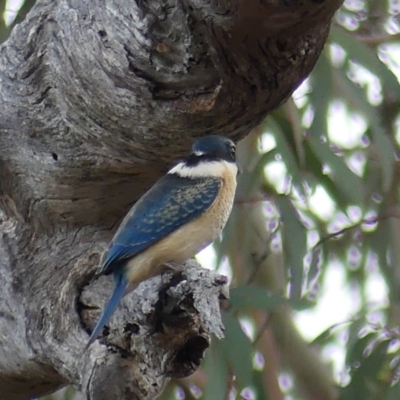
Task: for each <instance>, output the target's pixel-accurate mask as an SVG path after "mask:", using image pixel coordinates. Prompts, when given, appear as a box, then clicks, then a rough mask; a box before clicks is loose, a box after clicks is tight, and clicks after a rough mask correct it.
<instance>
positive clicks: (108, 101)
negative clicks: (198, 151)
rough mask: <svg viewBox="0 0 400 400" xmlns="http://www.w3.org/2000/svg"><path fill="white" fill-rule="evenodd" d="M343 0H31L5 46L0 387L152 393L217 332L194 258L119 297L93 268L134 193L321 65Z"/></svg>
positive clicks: (217, 286) (249, 120)
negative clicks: (118, 300) (107, 308)
mask: <svg viewBox="0 0 400 400" xmlns="http://www.w3.org/2000/svg"><path fill="white" fill-rule="evenodd" d="M340 4H341V0H325V1H324V0H301V1H300V0H292V1H285V0H268V1H262V0H258V1H257V0H219V1H216V0H211V1H207V2H204V1H201V0H168V1H167V0H165V1H159V0H147V1H139V0H136V1H126V0H108V1H101V0H82V1H72V0H60V1H57V2H54V1H53V0H38V1H37V3H36V5H35V6H34V7H33V9H32V10H31V12H30V13H29V14H28V16H27V18H26V20H25V21H23V22H22V23H21V24H19V25H17V26H16V27H15V28H14V30H13V32H12V34H11V36H10V38H9V39H8V40H7V42H5V43H4V44H3V45H2V46H1V47H0V105H1V106H0V200H1V201H0V207H1V208H0V233H1V239H0V274H1V279H2V282H3V283H2V290H1V291H0V332H1V335H0V393H1V394H2V396H3V395H4V396H5V397H4V398H6V399H10V400H13V399H29V398H32V396H38V395H40V394H43V393H47V392H50V391H54V390H55V389H57V388H58V387H60V386H62V385H65V384H67V383H72V384H74V385H75V386H76V387H78V388H79V389H80V390H81V391H82V392H83V393H85V394H86V396H87V398H88V399H94V400H99V399H108V400H112V399H119V400H120V399H124V398H129V399H154V398H155V397H156V396H157V394H159V393H160V392H161V390H162V388H163V386H164V385H165V383H166V382H167V381H168V379H169V378H170V377H176V376H186V375H188V374H190V373H192V372H193V371H194V370H195V369H196V367H197V366H198V363H199V362H200V360H201V358H202V354H203V351H204V349H205V348H206V347H207V346H208V343H209V340H210V335H211V334H215V335H216V336H217V337H219V338H221V337H222V325H221V321H220V316H219V308H218V298H219V297H220V296H221V292H223V286H224V284H225V279H224V278H223V277H220V276H218V275H216V274H214V273H212V272H210V271H205V270H203V269H201V268H200V267H199V266H198V265H195V264H194V263H193V262H192V263H190V265H189V266H186V268H185V269H184V270H183V271H182V272H181V273H176V274H174V275H173V274H171V273H166V274H164V275H163V276H162V277H156V278H154V279H152V280H150V281H149V282H146V283H144V284H142V285H141V286H140V287H139V288H138V290H137V291H135V292H133V293H132V294H130V295H129V296H126V298H125V299H124V300H123V302H122V304H121V306H120V307H119V308H118V311H117V312H116V314H115V317H113V318H112V320H111V322H110V324H108V327H109V329H108V331H107V332H105V334H104V336H103V337H102V338H101V340H100V342H101V344H100V343H99V342H96V343H95V344H94V345H93V346H92V347H91V348H90V349H89V350H88V352H87V353H85V354H83V348H84V346H85V344H86V342H87V340H88V334H87V328H88V327H90V328H93V326H94V323H95V321H96V319H97V317H98V315H99V313H100V310H101V308H102V306H103V304H104V302H105V300H106V299H107V297H108V296H109V293H110V291H111V286H110V285H111V284H112V282H111V280H110V279H109V277H104V278H103V277H102V278H100V279H98V280H96V281H94V282H90V279H91V277H92V276H93V272H94V270H95V268H96V266H97V264H98V260H99V254H100V253H101V252H102V251H103V250H104V249H105V247H106V245H107V243H108V241H109V240H110V238H111V236H112V234H113V232H114V230H115V227H116V223H117V222H118V221H119V220H120V219H121V218H122V217H123V215H124V213H126V211H127V210H128V209H129V207H130V206H131V205H132V204H133V203H134V202H135V201H136V200H137V199H138V198H139V197H140V196H141V195H142V194H143V192H144V190H145V189H147V188H148V187H149V186H150V185H151V184H153V183H154V181H155V180H156V179H157V178H158V177H159V176H160V175H161V174H162V173H163V172H165V170H166V169H167V168H168V167H169V166H170V165H171V163H172V162H175V161H176V160H177V159H178V158H179V157H181V156H183V155H184V154H186V153H187V151H188V149H189V146H190V143H191V141H192V140H193V138H195V137H198V136H201V135H205V134H208V133H215V134H225V135H228V136H230V137H232V138H233V139H236V140H238V139H240V138H241V137H243V136H244V135H245V134H246V133H248V132H249V131H250V130H251V129H252V128H253V127H255V126H256V125H257V124H258V123H260V121H261V120H262V119H263V118H264V117H265V116H266V114H267V113H268V112H269V111H271V110H272V109H274V108H276V107H278V106H279V105H280V104H281V103H282V102H283V101H284V100H285V99H287V98H288V96H290V95H291V93H292V92H293V90H294V89H295V88H296V87H297V86H298V85H299V84H300V83H301V82H302V81H303V79H304V78H305V77H306V76H307V75H308V74H309V72H310V71H311V69H312V67H313V66H314V64H315V62H316V60H317V58H318V56H319V54H320V52H321V50H322V48H323V46H324V42H325V40H326V36H327V34H328V31H329V25H330V22H331V19H332V16H333V13H334V11H335V10H336V9H337V8H338V7H339V6H340Z"/></svg>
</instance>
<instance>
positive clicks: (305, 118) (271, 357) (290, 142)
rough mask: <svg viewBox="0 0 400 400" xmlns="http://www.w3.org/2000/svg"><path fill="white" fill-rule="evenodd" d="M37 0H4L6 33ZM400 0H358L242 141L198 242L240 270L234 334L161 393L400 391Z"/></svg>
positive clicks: (207, 257) (232, 271)
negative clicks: (231, 192)
mask: <svg viewBox="0 0 400 400" xmlns="http://www.w3.org/2000/svg"><path fill="white" fill-rule="evenodd" d="M33 3H34V1H32V0H25V1H22V3H21V4H20V5H19V6H15V4H16V2H11V1H9V2H8V3H7V5H6V4H5V3H4V1H3V2H1V3H0V14H3V15H4V13H6V20H3V19H1V22H0V40H5V38H6V37H7V35H8V34H9V32H10V30H11V29H12V27H13V26H14V25H15V24H16V23H18V22H19V21H21V20H22V19H23V18H24V16H25V15H26V13H27V11H28V10H29V9H30V7H31V6H32V4H33ZM11 6H12V7H14V6H15V8H12V7H11ZM399 12H400V2H399V1H398V0H386V1H384V0H347V1H345V3H344V5H343V7H342V8H341V9H340V10H339V12H338V13H337V14H336V18H335V21H334V23H333V26H332V30H331V35H330V38H329V40H328V42H327V44H326V46H325V50H324V52H323V53H322V55H321V58H320V60H319V62H318V64H317V65H316V67H315V69H314V71H313V72H312V74H311V75H310V77H309V78H308V79H307V80H306V81H305V82H304V83H303V84H302V85H301V86H300V87H299V88H298V90H297V91H296V92H295V93H294V94H293V96H292V97H291V98H290V99H289V100H288V101H287V102H286V103H285V104H283V105H282V106H281V107H280V108H279V109H278V110H277V111H275V112H274V113H272V114H271V115H270V116H268V118H266V120H265V121H264V123H263V124H262V125H261V126H259V127H258V128H257V129H255V130H254V131H253V132H252V133H251V134H250V135H249V136H248V137H247V138H246V139H245V140H244V141H243V142H241V144H240V146H239V150H238V152H239V162H240V163H241V165H242V167H243V169H244V171H243V173H242V175H241V176H240V178H239V187H238V194H237V199H236V205H235V207H234V211H233V213H232V216H231V218H230V221H229V223H228V226H227V228H226V230H225V232H224V236H223V238H222V240H221V242H220V243H217V244H215V245H214V247H213V248H212V249H207V250H206V251H204V252H203V253H202V254H201V255H200V256H199V260H200V261H201V262H202V263H203V264H204V265H206V266H210V267H214V268H215V267H216V268H219V269H220V271H221V273H224V274H227V275H228V276H230V278H231V287H232V290H231V299H230V301H228V302H226V304H222V307H223V309H224V311H223V312H224V323H225V326H226V339H225V340H224V341H214V342H213V344H212V347H211V349H210V350H208V351H207V356H206V360H205V362H204V363H203V365H202V367H201V368H200V369H199V370H198V371H197V372H196V373H195V374H194V375H193V376H191V377H189V378H186V379H183V380H179V381H175V380H174V381H171V383H170V384H169V385H168V387H167V388H166V390H165V392H164V394H163V395H162V397H161V398H162V399H164V400H171V399H189V400H190V399H205V400H225V399H230V400H231V399H232V400H233V399H248V400H251V399H265V400H280V399H288V400H289V399H293V400H295V399H296V400H297V399H298V400H302V399H304V400H308V399H310V400H330V399H340V400H358V399H363V400H374V399H376V400H378V399H379V400H398V399H400V382H399V378H400V340H399V339H400V330H399V324H400V264H399V263H400V219H399V217H400V207H399V187H400V186H399V185H400V170H399V143H400V107H399V105H400V85H399V77H400V65H399V63H400V43H399V39H400V25H399V21H398V17H399ZM5 21H7V23H6V22H5ZM45 399H47V400H53V399H54V400H55V399H70V400H78V399H80V397H79V395H78V394H76V393H75V391H74V389H72V388H67V389H64V390H63V391H62V392H59V393H57V394H54V395H52V396H47V397H45Z"/></svg>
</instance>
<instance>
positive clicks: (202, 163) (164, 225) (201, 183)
mask: <svg viewBox="0 0 400 400" xmlns="http://www.w3.org/2000/svg"><path fill="white" fill-rule="evenodd" d="M235 150H236V147H235V144H234V143H233V142H232V141H231V140H229V139H227V138H225V137H222V136H216V135H210V136H204V137H202V138H200V139H197V140H196V141H195V142H194V143H193V146H192V150H191V153H190V155H189V156H188V157H187V158H186V159H184V160H183V161H181V162H179V163H178V164H177V165H176V166H175V167H173V168H172V169H171V170H170V171H168V173H167V174H166V175H165V176H163V177H162V178H161V179H160V180H159V181H158V182H156V183H155V184H154V186H153V187H152V188H151V189H150V190H149V191H148V192H146V193H145V194H144V195H143V197H141V198H140V199H139V200H138V201H137V202H136V204H135V205H134V206H133V207H132V209H131V210H130V211H129V213H128V214H127V215H126V217H125V218H124V220H123V221H122V223H121V226H120V227H119V229H118V230H117V232H116V234H115V236H114V238H113V239H112V241H111V243H110V245H109V247H108V249H107V251H106V252H105V254H104V256H103V257H102V261H101V264H100V266H99V268H98V272H97V274H110V273H112V274H113V275H114V282H115V289H114V292H113V294H112V296H111V298H110V300H109V302H108V304H107V305H106V307H105V310H104V312H103V314H102V316H101V317H100V320H99V322H98V323H97V325H96V327H95V328H94V330H93V332H92V334H91V336H90V339H89V342H88V344H87V346H86V348H88V347H89V346H90V345H91V344H92V343H93V342H94V341H95V340H96V338H97V336H98V335H99V334H100V332H101V330H102V329H103V327H104V325H105V324H106V323H107V322H108V320H109V318H110V317H111V315H112V313H113V312H114V310H115V308H116V307H117V304H118V302H119V300H120V299H121V298H122V296H123V295H124V294H126V293H127V292H129V291H132V290H134V289H135V288H136V287H137V286H138V285H139V283H140V282H142V281H144V280H146V279H149V278H151V277H153V276H155V275H158V274H161V273H162V272H163V271H164V270H165V269H166V268H168V263H182V262H183V261H185V260H187V259H189V258H191V257H193V256H194V255H196V254H197V253H198V252H199V251H200V250H202V249H204V248H205V247H206V246H208V245H209V244H210V243H212V242H213V241H214V240H215V239H216V238H217V237H218V236H219V235H220V233H221V231H222V229H223V228H224V226H225V224H226V221H227V220H228V217H229V214H230V212H231V210H232V205H233V199H234V196H235V191H236V176H237V174H238V167H237V165H236V157H235Z"/></svg>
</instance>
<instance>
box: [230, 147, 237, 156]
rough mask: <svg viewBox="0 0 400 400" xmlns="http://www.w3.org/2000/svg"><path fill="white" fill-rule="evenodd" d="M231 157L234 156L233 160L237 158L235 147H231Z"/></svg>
mask: <svg viewBox="0 0 400 400" xmlns="http://www.w3.org/2000/svg"><path fill="white" fill-rule="evenodd" d="M231 156H232V158H235V156H236V147H235V146H231Z"/></svg>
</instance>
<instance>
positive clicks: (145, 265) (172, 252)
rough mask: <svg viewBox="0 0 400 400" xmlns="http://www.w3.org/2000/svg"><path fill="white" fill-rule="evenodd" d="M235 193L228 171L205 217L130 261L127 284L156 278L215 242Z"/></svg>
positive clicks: (231, 177)
mask: <svg viewBox="0 0 400 400" xmlns="http://www.w3.org/2000/svg"><path fill="white" fill-rule="evenodd" d="M235 190H236V175H233V174H232V172H231V171H229V169H227V170H226V171H224V173H223V175H222V187H221V190H220V193H219V195H218V196H217V198H216V200H215V201H214V203H213V204H212V205H211V207H210V208H209V209H208V210H207V211H206V212H205V213H204V214H202V215H201V216H200V217H198V218H196V219H195V220H193V221H191V222H189V223H188V224H186V225H184V226H182V227H181V228H179V229H178V230H176V231H175V232H173V233H171V234H170V235H168V236H166V237H165V238H163V239H162V240H160V241H159V242H158V243H156V244H155V245H153V246H151V247H150V248H148V249H147V250H145V251H143V252H142V253H140V254H138V255H137V256H135V257H133V258H132V259H131V260H129V262H128V265H127V275H128V279H129V281H130V282H131V283H133V284H134V282H141V281H143V280H145V279H148V278H150V277H152V276H155V275H158V274H160V273H161V272H162V271H163V270H164V269H165V265H164V264H165V263H168V262H176V263H180V262H183V261H185V260H187V259H189V258H191V257H193V256H194V255H196V254H197V253H198V252H199V251H200V250H202V249H204V248H205V247H206V246H208V245H209V244H210V243H212V242H213V241H214V240H215V239H217V237H218V236H219V235H220V234H221V231H222V229H223V228H224V226H225V224H226V222H227V220H228V217H229V215H230V213H231V210H232V205H233V200H234V196H235Z"/></svg>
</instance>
